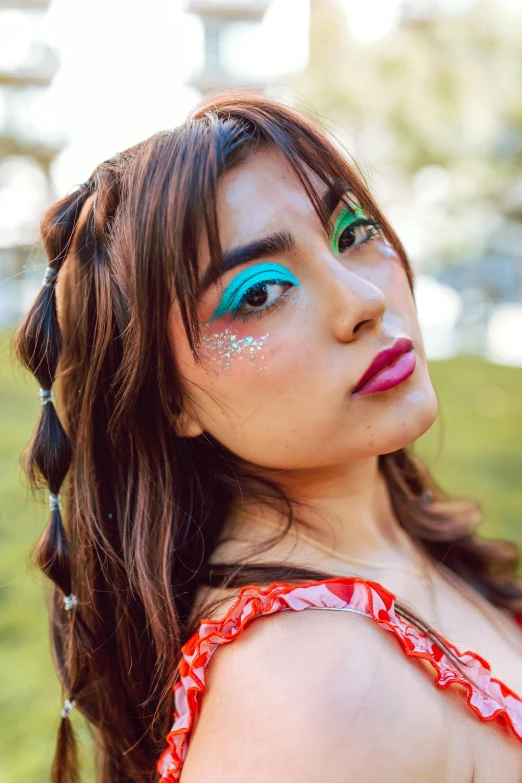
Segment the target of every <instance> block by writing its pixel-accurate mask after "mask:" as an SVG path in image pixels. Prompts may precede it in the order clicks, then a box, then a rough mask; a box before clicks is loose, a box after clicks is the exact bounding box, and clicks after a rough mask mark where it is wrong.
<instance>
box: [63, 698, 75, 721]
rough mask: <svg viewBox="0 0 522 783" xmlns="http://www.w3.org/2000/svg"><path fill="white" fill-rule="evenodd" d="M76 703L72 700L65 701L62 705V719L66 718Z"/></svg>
mask: <svg viewBox="0 0 522 783" xmlns="http://www.w3.org/2000/svg"><path fill="white" fill-rule="evenodd" d="M75 704H76V702H75V701H74V699H72V700H71V699H65V701H64V703H63V709H62V718H68V717H69V714H70V712H71V710H72V709H73V707H74V705H75Z"/></svg>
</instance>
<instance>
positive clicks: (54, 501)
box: [49, 492, 61, 511]
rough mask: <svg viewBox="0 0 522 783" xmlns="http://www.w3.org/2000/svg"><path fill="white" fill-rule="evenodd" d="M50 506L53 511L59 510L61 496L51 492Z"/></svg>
mask: <svg viewBox="0 0 522 783" xmlns="http://www.w3.org/2000/svg"><path fill="white" fill-rule="evenodd" d="M49 508H50V509H51V511H59V510H60V508H61V496H60V495H55V494H54V493H53V492H51V493H50V494H49Z"/></svg>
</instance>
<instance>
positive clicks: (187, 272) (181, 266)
mask: <svg viewBox="0 0 522 783" xmlns="http://www.w3.org/2000/svg"><path fill="white" fill-rule="evenodd" d="M229 101H230V98H229ZM176 141H177V143H176V144H175V147H176V150H175V151H174V150H172V152H173V154H172V158H171V162H172V166H171V167H170V171H169V173H168V175H167V179H168V180H169V182H168V183H167V185H168V187H167V190H168V193H167V199H168V202H169V204H168V208H167V214H168V215H171V216H172V220H169V221H168V225H167V226H164V232H165V240H166V242H165V245H166V247H167V248H170V252H169V256H170V264H169V267H170V270H169V271H170V273H171V281H172V288H171V290H173V291H175V296H176V299H177V300H178V303H179V308H180V313H181V317H182V320H183V325H184V328H185V332H186V335H187V339H188V341H189V344H190V347H191V350H192V353H193V356H194V359H195V361H196V362H197V363H199V364H201V357H200V355H199V351H198V347H199V341H200V324H199V319H198V300H199V295H200V290H201V279H202V274H201V270H200V259H199V257H198V247H199V246H200V244H201V242H202V241H203V240H206V241H207V243H208V248H209V253H210V263H209V269H210V272H211V274H212V275H213V276H214V277H215V278H216V279H217V277H219V275H220V273H221V270H222V269H223V249H222V247H221V243H220V240H219V230H218V228H219V227H218V210H217V206H218V205H217V190H218V183H219V180H220V178H221V176H222V175H223V174H224V173H225V172H226V171H229V170H230V169H232V168H233V167H234V166H237V165H239V164H241V163H243V162H244V161H246V160H247V158H248V157H249V156H250V155H251V154H252V153H253V152H255V151H256V150H258V149H262V148H264V147H267V148H274V149H276V150H277V151H278V152H280V153H281V154H282V155H283V156H284V157H285V159H286V161H287V162H288V164H289V166H290V167H291V169H292V171H293V172H294V174H295V175H296V177H297V179H298V181H299V182H300V183H301V185H302V187H303V189H304V191H305V193H306V195H307V196H308V198H309V200H310V202H311V204H312V206H313V208H314V210H315V212H316V214H317V217H318V218H319V220H320V222H321V224H322V226H323V228H324V231H325V233H327V234H329V233H330V232H331V230H332V222H331V211H330V210H328V209H327V208H326V207H325V205H324V203H323V201H322V200H321V197H320V195H319V193H318V189H317V181H319V182H321V183H322V184H323V185H324V186H325V188H326V189H328V191H329V192H330V194H331V200H330V204H331V205H333V206H336V205H337V204H339V203H344V204H345V205H346V206H348V207H351V206H353V198H350V196H349V193H350V195H352V194H353V196H355V198H356V199H357V201H358V202H359V204H360V206H361V208H362V209H363V211H364V212H365V213H366V214H367V215H368V216H369V217H370V218H371V219H374V220H377V221H378V222H379V223H380V224H381V227H382V232H383V235H384V236H385V237H386V239H387V241H388V242H389V243H390V244H391V245H392V247H393V248H394V250H395V251H396V253H397V254H398V256H399V257H400V258H401V260H402V261H403V264H404V266H405V269H406V271H407V274H408V278H409V281H410V285H412V282H413V281H412V275H411V270H410V267H409V264H408V261H407V259H406V256H405V253H404V249H403V247H402V245H401V243H400V241H399V239H398V237H397V236H396V234H395V232H394V231H393V230H392V228H391V227H390V225H389V223H388V222H387V220H386V218H385V217H384V215H383V214H382V213H381V211H380V210H379V208H378V206H377V204H376V203H375V201H374V199H373V198H372V196H371V194H370V192H369V190H368V188H367V186H366V185H365V184H364V181H363V179H362V176H360V174H358V173H356V170H355V166H352V165H351V164H350V163H349V162H348V160H347V158H345V157H344V156H343V155H342V154H341V153H340V152H339V151H338V150H337V149H336V147H335V146H334V144H333V143H332V142H331V141H330V140H329V139H328V138H327V137H326V135H324V131H323V132H320V131H318V130H317V129H316V128H315V127H314V126H313V125H312V124H311V122H309V121H308V120H307V119H306V118H305V117H303V116H302V115H300V114H298V113H297V112H296V111H294V110H292V109H290V108H287V107H285V106H283V105H281V104H278V103H276V102H273V101H270V100H268V99H266V98H263V97H262V96H257V95H256V96H255V98H251V99H250V100H248V99H247V98H245V99H244V100H242V101H239V100H237V99H236V100H234V101H233V102H228V103H227V100H226V98H223V100H222V101H221V102H219V101H216V100H215V99H214V101H210V100H208V101H207V102H206V103H203V104H202V105H201V106H200V108H198V109H196V110H195V112H194V113H193V114H192V116H191V117H190V118H189V119H188V120H187V122H186V123H185V124H184V125H183V126H182V127H181V128H180V129H179V134H178V135H177V137H176ZM315 178H316V180H315ZM314 180H315V181H314Z"/></svg>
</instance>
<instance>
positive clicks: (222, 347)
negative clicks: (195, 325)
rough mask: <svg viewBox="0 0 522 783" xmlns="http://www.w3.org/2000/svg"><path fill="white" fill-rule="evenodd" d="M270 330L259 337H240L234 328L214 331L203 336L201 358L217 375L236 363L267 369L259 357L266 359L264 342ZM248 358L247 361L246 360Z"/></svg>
mask: <svg viewBox="0 0 522 783" xmlns="http://www.w3.org/2000/svg"><path fill="white" fill-rule="evenodd" d="M268 336H269V332H267V333H266V334H264V335H262V336H261V337H258V338H257V340H256V339H254V338H253V337H239V338H238V336H237V334H236V333H235V332H234V331H233V330H232V329H225V330H224V331H222V332H214V333H213V334H210V335H204V336H203V337H202V340H201V343H200V347H202V349H203V350H202V352H201V358H202V359H203V361H204V362H205V364H206V365H207V368H208V369H211V370H213V372H214V373H215V374H216V375H217V374H218V373H219V371H220V370H230V368H231V367H232V366H234V365H237V366H239V362H242V365H240V366H243V367H245V366H247V365H250V367H255V368H256V369H257V370H259V371H261V370H267V369H268V368H267V367H265V366H261V364H260V362H259V359H261V360H262V361H264V360H265V354H264V353H263V352H262V351H263V344H264V342H265V340H266V338H267V337H268ZM245 359H246V361H245Z"/></svg>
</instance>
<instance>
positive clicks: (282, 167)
mask: <svg viewBox="0 0 522 783" xmlns="http://www.w3.org/2000/svg"><path fill="white" fill-rule="evenodd" d="M309 176H310V181H311V184H312V186H313V187H314V188H315V189H316V190H317V192H318V193H322V192H323V191H324V190H325V189H326V188H325V185H324V184H323V183H322V182H321V181H320V180H319V178H318V177H316V176H315V175H314V174H313V173H312V172H310V174H309ZM217 206H218V217H219V232H220V239H221V243H222V246H223V248H225V249H226V248H227V247H232V246H235V245H241V244H243V243H247V242H250V241H252V240H253V239H256V238H260V237H262V236H264V235H266V234H267V233H270V232H271V231H275V230H277V229H278V228H281V227H283V226H284V223H285V218H289V217H290V216H295V217H296V218H299V217H304V216H305V215H308V214H310V213H311V212H313V207H312V204H311V202H310V200H309V198H308V196H307V194H306V192H305V191H304V188H303V186H302V184H301V183H300V182H299V179H298V178H297V176H296V174H295V173H294V171H293V169H292V167H291V165H290V164H289V163H288V161H287V159H286V158H285V156H284V155H283V154H282V153H281V152H279V151H278V150H276V149H272V148H266V149H261V150H257V151H256V152H254V153H252V154H251V155H250V156H249V157H248V158H247V159H246V160H245V161H244V162H243V163H241V164H239V165H238V166H235V167H234V168H232V169H230V170H229V171H227V172H225V174H223V176H222V177H221V179H220V181H219V184H218V189H217Z"/></svg>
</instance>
